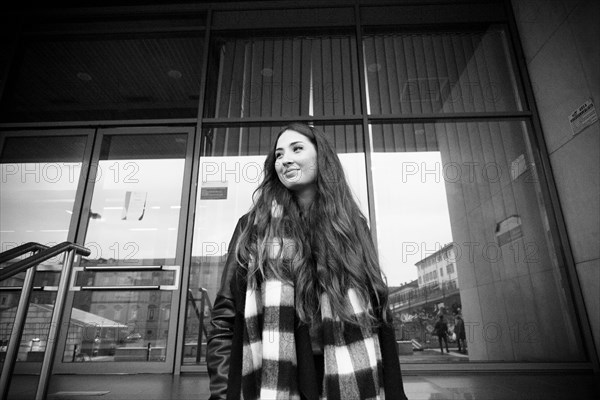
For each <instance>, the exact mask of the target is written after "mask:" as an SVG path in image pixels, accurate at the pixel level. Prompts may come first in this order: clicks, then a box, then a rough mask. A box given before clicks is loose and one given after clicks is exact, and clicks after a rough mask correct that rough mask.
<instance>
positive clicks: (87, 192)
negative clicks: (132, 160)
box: [53, 126, 196, 374]
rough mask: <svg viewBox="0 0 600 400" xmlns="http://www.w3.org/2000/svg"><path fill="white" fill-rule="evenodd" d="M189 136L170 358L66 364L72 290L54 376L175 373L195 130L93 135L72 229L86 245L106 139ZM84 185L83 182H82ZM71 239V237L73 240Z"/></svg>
mask: <svg viewBox="0 0 600 400" xmlns="http://www.w3.org/2000/svg"><path fill="white" fill-rule="evenodd" d="M178 133H179V134H182V133H183V134H186V135H187V138H188V141H187V146H186V155H185V166H184V173H183V176H182V191H181V201H180V205H181V208H180V213H179V222H178V223H179V226H178V228H177V241H176V250H175V265H177V266H179V268H180V273H179V274H178V278H179V281H178V282H177V289H176V290H173V291H172V298H171V309H170V310H171V311H170V316H171V317H170V319H169V325H168V327H169V331H170V332H172V333H171V334H169V335H168V339H167V344H166V349H167V356H166V359H165V361H164V362H155V361H151V362H146V361H118V362H114V361H113V362H110V361H103V362H96V363H85V362H81V363H80V362H76V363H74V362H64V361H63V354H64V351H65V347H66V340H67V333H68V327H69V321H70V314H71V313H70V310H71V308H72V306H73V300H74V294H75V292H74V291H73V290H69V293H68V296H67V301H66V303H65V310H69V312H65V313H64V317H63V321H62V322H61V327H62V328H63V329H61V330H60V335H59V338H58V348H57V352H56V357H55V360H54V369H53V371H54V372H55V373H69V374H98V373H132V372H135V373H173V371H174V366H175V362H176V359H177V357H176V349H177V348H178V347H179V340H180V339H179V336H180V335H179V334H178V330H177V327H178V325H179V319H180V318H181V315H180V303H181V301H180V300H181V299H180V298H181V293H182V276H183V275H184V274H183V268H184V267H183V260H184V250H185V236H186V231H187V225H188V220H189V217H188V215H189V195H190V190H191V184H190V183H191V176H192V165H193V153H194V152H193V150H194V143H195V140H196V137H195V136H196V131H195V127H193V126H181V127H173V126H164V127H162V126H152V127H118V128H99V129H98V130H97V131H96V132H95V134H94V140H93V149H91V151H90V153H89V154H88V153H86V155H89V158H86V159H85V161H86V162H87V165H88V168H87V171H86V172H87V174H86V175H85V177H83V175H84V174H83V171H82V179H83V183H82V186H79V187H78V196H81V197H82V199H81V202H80V203H76V204H77V205H78V206H79V208H78V218H77V219H75V227H73V225H72V226H71V228H72V229H71V230H70V232H69V233H70V235H71V232H73V239H75V240H74V241H76V242H77V243H84V240H85V235H86V233H87V228H88V221H89V220H88V218H87V216H88V214H89V212H90V208H91V202H92V197H93V194H94V188H95V181H96V176H97V173H98V165H99V159H100V151H101V147H102V140H103V139H104V137H106V136H116V135H140V136H141V135H152V134H178ZM80 183H81V181H80ZM70 239H71V237H70ZM78 263H79V257H78V258H77V259H76V261H75V263H74V267H75V266H78Z"/></svg>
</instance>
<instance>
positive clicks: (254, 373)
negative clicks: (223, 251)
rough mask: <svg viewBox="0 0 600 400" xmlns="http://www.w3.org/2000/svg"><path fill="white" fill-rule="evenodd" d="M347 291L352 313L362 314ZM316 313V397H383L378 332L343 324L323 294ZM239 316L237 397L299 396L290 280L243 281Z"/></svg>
mask: <svg viewBox="0 0 600 400" xmlns="http://www.w3.org/2000/svg"><path fill="white" fill-rule="evenodd" d="M348 296H349V299H350V303H351V305H352V309H353V311H354V313H355V315H356V316H357V318H359V319H360V318H366V316H365V310H364V307H363V306H362V305H361V302H360V301H359V299H358V296H357V295H356V292H355V291H354V290H353V289H351V290H349V291H348ZM321 318H322V328H323V330H322V332H323V343H324V358H325V374H324V375H325V376H324V380H323V394H322V396H321V400H370V399H378V400H383V399H384V398H385V395H384V390H383V373H382V359H381V350H380V347H379V339H378V336H377V333H376V332H373V330H372V329H370V328H361V327H359V326H358V325H353V324H348V323H346V324H342V322H341V321H340V319H339V318H337V317H335V316H334V315H333V312H332V309H331V305H330V303H329V299H328V297H327V295H326V294H323V295H322V297H321ZM244 319H245V324H244V333H243V342H244V347H243V360H242V395H241V399H243V400H279V399H286V400H287V399H290V400H296V399H298V400H299V399H300V394H299V390H298V385H297V381H298V378H297V376H298V371H297V365H298V364H297V358H296V341H295V335H294V329H295V321H296V311H295V307H294V287H293V285H291V284H289V283H287V282H282V281H281V280H279V279H277V278H276V277H273V276H268V275H267V276H266V277H265V279H264V280H263V282H262V283H261V284H260V285H257V288H255V289H253V288H251V285H248V287H247V289H246V305H245V309H244Z"/></svg>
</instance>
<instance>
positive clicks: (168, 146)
mask: <svg viewBox="0 0 600 400" xmlns="http://www.w3.org/2000/svg"><path fill="white" fill-rule="evenodd" d="M186 144H187V135H186V134H173V133H170V134H164V135H156V134H149V135H118V136H117V135H115V136H105V137H104V140H103V143H102V149H101V151H100V153H101V155H100V161H99V163H98V173H97V177H96V182H95V185H94V195H93V198H92V204H91V210H90V216H89V225H88V230H87V235H86V238H85V246H86V247H88V248H89V249H90V250H91V251H92V253H91V254H90V256H88V257H84V258H83V259H82V265H85V266H91V265H104V264H113V265H173V263H174V262H175V250H176V240H177V229H178V226H179V214H180V211H181V193H182V187H183V173H184V167H185V154H186Z"/></svg>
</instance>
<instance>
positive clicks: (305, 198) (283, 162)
mask: <svg viewBox="0 0 600 400" xmlns="http://www.w3.org/2000/svg"><path fill="white" fill-rule="evenodd" d="M293 127H295V128H296V129H300V130H304V129H303V127H302V126H293ZM275 160H276V161H275V170H276V171H277V176H278V177H279V180H280V181H281V183H282V184H283V185H284V186H285V187H286V188H288V189H289V190H291V191H292V192H294V195H295V196H296V198H297V199H298V200H299V201H300V203H301V204H302V206H303V207H307V206H309V205H310V204H311V203H312V201H313V199H314V196H315V191H316V187H315V185H316V178H317V168H318V167H317V149H316V148H315V146H314V145H313V144H312V143H311V141H310V140H309V139H308V137H307V136H305V134H302V133H300V132H298V131H296V130H294V129H288V130H286V131H284V132H283V133H282V134H281V136H279V140H277V148H276V149H275Z"/></svg>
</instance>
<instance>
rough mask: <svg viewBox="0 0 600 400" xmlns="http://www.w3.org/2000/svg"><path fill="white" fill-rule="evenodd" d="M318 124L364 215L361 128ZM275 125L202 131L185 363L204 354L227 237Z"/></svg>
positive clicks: (245, 206)
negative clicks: (332, 146)
mask: <svg viewBox="0 0 600 400" xmlns="http://www.w3.org/2000/svg"><path fill="white" fill-rule="evenodd" d="M320 128H321V129H323V131H324V132H325V133H326V135H327V136H328V139H329V140H330V143H331V144H332V145H334V146H335V148H336V150H337V152H338V155H339V157H340V160H341V162H342V166H343V168H344V170H345V172H346V177H347V179H348V183H349V185H350V187H351V189H352V191H353V193H354V195H355V197H356V199H357V201H358V203H359V204H360V206H361V209H362V211H363V213H364V214H365V216H367V217H368V215H369V213H368V201H367V183H366V182H367V181H366V169H365V155H364V152H363V151H362V148H363V135H362V129H360V127H359V126H351V125H347V126H344V125H338V126H320ZM280 129H281V128H280V127H251V128H248V127H236V128H215V129H206V130H205V131H204V135H205V140H204V141H205V143H214V146H213V147H210V146H208V145H207V146H205V148H204V155H203V156H202V157H201V158H200V178H199V179H200V182H199V183H198V185H199V188H200V190H199V191H198V198H197V203H196V214H195V215H196V221H195V224H194V241H193V247H192V263H191V272H190V281H189V292H188V306H187V317H186V328H185V343H184V363H199V362H203V361H204V359H205V358H204V357H205V351H206V347H205V341H206V336H205V334H206V332H207V331H208V329H209V327H208V320H209V317H210V310H211V309H212V304H213V302H214V300H215V297H216V294H217V290H218V287H219V283H220V280H221V275H222V273H223V267H224V266H225V261H226V259H227V251H228V247H229V244H230V243H229V241H230V239H231V236H232V234H233V231H234V228H235V226H236V223H237V221H238V219H239V218H240V217H241V216H243V215H244V214H245V213H247V212H248V211H249V210H250V207H251V206H252V194H253V192H254V190H255V189H256V188H257V187H258V185H259V184H260V182H261V180H262V171H263V167H264V162H265V157H266V154H267V152H268V151H269V149H270V146H271V145H272V144H273V141H274V140H275V137H276V135H277V133H278V132H279V130H280ZM249 135H254V136H253V137H252V139H251V140H248V136H249ZM201 326H203V329H202V330H200V327H201ZM198 343H200V345H198Z"/></svg>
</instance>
